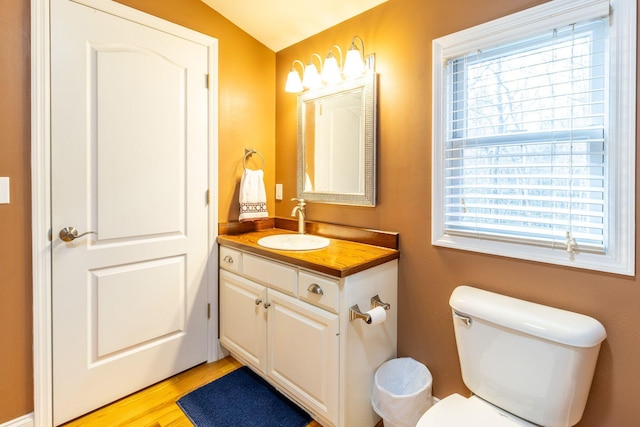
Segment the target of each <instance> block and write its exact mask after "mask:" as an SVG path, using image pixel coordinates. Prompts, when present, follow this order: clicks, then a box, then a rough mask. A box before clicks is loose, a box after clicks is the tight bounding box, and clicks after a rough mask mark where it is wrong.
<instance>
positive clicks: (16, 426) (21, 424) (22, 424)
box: [0, 412, 33, 427]
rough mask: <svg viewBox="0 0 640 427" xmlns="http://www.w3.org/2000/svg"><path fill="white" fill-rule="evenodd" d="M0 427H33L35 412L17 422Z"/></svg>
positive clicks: (9, 422)
mask: <svg viewBox="0 0 640 427" xmlns="http://www.w3.org/2000/svg"><path fill="white" fill-rule="evenodd" d="M0 427H33V412H31V413H30V414H27V415H23V416H21V417H19V418H16V419H15V420H11V421H7V422H6V423H2V424H0Z"/></svg>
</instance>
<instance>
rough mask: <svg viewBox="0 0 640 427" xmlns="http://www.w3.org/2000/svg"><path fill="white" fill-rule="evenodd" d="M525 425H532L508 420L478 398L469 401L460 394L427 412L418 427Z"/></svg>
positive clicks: (515, 426) (445, 399)
mask: <svg viewBox="0 0 640 427" xmlns="http://www.w3.org/2000/svg"><path fill="white" fill-rule="evenodd" d="M523 421H524V420H523ZM523 425H530V424H528V423H526V422H525V423H520V422H517V421H516V420H515V419H513V418H508V417H507V416H506V415H504V414H502V413H500V412H499V411H498V410H497V409H496V408H495V407H493V406H492V405H490V404H488V403H487V402H485V401H483V400H482V399H480V398H478V397H475V396H472V397H470V398H468V399H467V398H465V397H463V396H461V395H459V394H452V395H451V396H448V397H446V398H444V399H442V400H441V401H440V402H438V403H436V404H435V405H433V406H432V407H431V409H429V410H428V411H427V412H425V413H424V415H423V416H422V417H421V418H420V420H419V421H418V424H417V425H416V427H469V426H473V427H522V426H523Z"/></svg>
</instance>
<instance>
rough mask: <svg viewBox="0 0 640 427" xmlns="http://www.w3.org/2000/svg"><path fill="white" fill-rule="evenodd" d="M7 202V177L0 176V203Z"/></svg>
mask: <svg viewBox="0 0 640 427" xmlns="http://www.w3.org/2000/svg"><path fill="white" fill-rule="evenodd" d="M8 204H9V178H8V177H0V205H8Z"/></svg>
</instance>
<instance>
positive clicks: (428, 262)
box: [276, 0, 640, 427]
mask: <svg viewBox="0 0 640 427" xmlns="http://www.w3.org/2000/svg"><path fill="white" fill-rule="evenodd" d="M539 3H543V1H542V0H521V1H518V2H514V1H513V0H450V1H446V2H441V1H424V0H389V1H388V2H387V3H385V4H383V5H380V6H378V7H377V8H375V9H372V10H371V11H369V12H366V13H364V14H362V15H359V16H357V17H355V18H353V19H351V20H348V21H346V22H344V23H341V24H339V25H337V26H335V27H333V28H331V29H329V30H327V31H324V32H322V33H320V34H317V35H315V36H313V37H311V38H309V39H307V40H305V41H303V42H300V43H298V44H296V45H294V46H291V47H289V48H287V49H285V50H282V51H280V52H278V53H277V56H276V57H277V68H276V69H277V73H276V182H279V183H283V184H284V190H285V191H284V192H285V194H284V200H285V201H284V202H280V203H279V204H276V214H277V215H279V216H288V215H289V213H290V212H291V208H292V206H293V205H292V203H291V202H289V201H288V200H289V199H290V198H291V197H294V196H295V194H294V193H295V176H296V170H295V163H296V157H295V152H296V96H295V95H292V94H287V93H285V92H284V83H285V80H286V76H287V72H288V71H289V68H290V66H291V62H292V61H293V60H294V59H300V60H302V61H303V62H306V61H307V59H308V58H309V56H310V55H311V54H312V53H314V52H317V53H319V54H320V55H321V56H324V55H325V54H326V52H327V50H328V49H329V46H331V45H332V44H338V45H339V46H340V47H341V48H342V49H343V50H344V49H346V48H348V46H349V43H350V41H351V38H352V36H354V35H356V34H357V35H360V36H361V37H362V38H363V39H364V43H365V52H366V53H372V52H375V54H376V70H377V72H378V73H379V84H378V94H379V97H378V103H379V110H378V129H379V132H378V168H377V169H378V201H379V204H378V206H376V207H375V208H361V207H348V206H335V205H320V204H313V203H309V204H308V205H307V214H308V218H309V219H312V220H318V221H328V222H335V223H341V224H349V225H355V226H360V227H370V228H378V229H383V230H391V231H398V232H400V249H401V258H400V263H399V268H400V270H399V290H398V297H399V301H398V310H399V319H398V320H399V325H398V328H399V334H398V335H399V336H398V353H399V355H400V356H411V357H413V358H415V359H417V360H419V361H421V362H423V363H425V364H426V365H427V366H428V367H429V369H430V370H431V372H432V374H433V376H434V382H433V390H434V394H435V395H436V396H438V397H444V396H446V395H448V394H450V393H453V392H461V393H466V389H465V387H464V385H463V383H462V380H461V377H460V369H459V366H458V359H457V352H456V347H455V341H454V336H453V327H452V321H451V315H450V309H449V306H448V299H449V296H450V295H451V292H452V290H453V289H454V288H455V287H456V286H458V285H460V284H473V285H476V286H479V287H482V288H485V289H488V290H492V291H496V292H500V293H504V294H507V295H511V296H515V297H520V298H525V299H529V300H532V301H535V302H539V303H542V304H547V305H552V306H556V307H561V308H565V309H569V310H573V311H577V312H580V313H584V314H587V315H591V316H593V317H595V318H596V319H598V320H600V321H601V322H602V323H603V324H604V326H605V327H606V329H607V332H608V338H607V340H606V341H605V342H604V344H603V346H602V350H601V353H600V358H599V362H598V366H597V371H596V375H595V379H594V383H593V388H592V391H591V395H590V398H589V403H588V407H587V409H586V412H585V415H584V418H583V420H582V421H581V422H580V424H579V426H580V427H618V426H631V425H637V424H638V420H637V417H638V416H639V415H640V411H639V410H638V403H637V400H638V399H639V398H640V364H639V363H638V354H639V353H640V332H639V331H640V316H639V315H638V308H639V307H640V283H639V280H638V278H637V277H623V276H616V275H611V274H601V273H593V272H588V271H584V270H576V269H570V268H563V267H554V266H551V265H545V264H540V263H533V262H526V261H518V260H512V259H506V258H501V257H495V256H489V255H481V254H474V253H470V252H463V251H457V250H451V249H443V248H435V247H433V246H431V243H430V242H431V231H430V218H431V199H430V197H431V192H430V188H431V40H432V39H434V38H437V37H440V36H443V35H446V34H449V33H452V32H455V31H458V30H460V29H463V28H466V27H469V26H473V25H476V24H479V23H482V22H485V21H489V20H492V19H494V18H497V17H500V16H503V15H506V14H509V13H513V12H515V11H517V10H520V9H523V8H526V7H531V6H534V5H536V4H539ZM636 185H637V184H636ZM639 201H640V200H639ZM637 204H638V203H637ZM636 210H638V211H639V212H640V209H638V207H636ZM636 239H637V240H640V236H639V235H636Z"/></svg>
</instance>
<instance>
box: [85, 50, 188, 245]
mask: <svg viewBox="0 0 640 427" xmlns="http://www.w3.org/2000/svg"><path fill="white" fill-rule="evenodd" d="M91 49H92V52H91V53H92V62H91V68H90V70H89V73H90V78H91V79H92V81H91V82H90V85H91V86H94V87H95V90H96V93H95V97H94V98H93V99H92V100H93V101H94V102H93V103H92V104H93V105H90V106H89V107H90V109H91V110H93V111H91V112H92V113H94V114H96V116H97V117H96V118H97V126H96V130H95V132H96V135H95V139H94V141H95V144H96V146H95V148H94V149H95V151H96V153H97V171H96V173H95V174H91V175H93V176H95V178H96V181H97V182H96V183H95V185H96V188H97V192H96V193H95V194H94V202H95V205H94V206H97V209H96V214H97V216H96V221H97V226H98V231H99V233H98V235H99V236H100V238H101V239H103V240H105V239H114V238H130V237H141V236H148V235H158V234H162V233H172V232H173V233H181V234H184V232H185V230H186V226H185V210H186V209H185V208H186V200H185V191H184V189H185V178H186V177H185V159H186V158H187V153H186V152H185V150H186V148H187V145H186V138H187V132H186V128H185V125H186V123H185V120H186V117H185V115H186V114H187V112H186V111H185V103H184V101H185V99H186V97H187V94H186V93H185V88H186V82H187V75H186V72H187V70H186V68H185V66H180V65H178V64H176V63H173V62H170V61H169V60H168V59H166V58H163V57H161V56H159V55H158V54H157V53H156V52H154V51H151V50H149V49H135V48H134V47H133V46H122V45H120V44H115V43H114V44H103V45H100V46H95V45H93V46H91ZM148 76H153V78H149V77H148ZM98 112H99V114H97V113H98ZM151 112H153V117H150V113H151ZM150 119H151V120H150ZM159 147H165V148H164V149H159ZM92 148H93V147H92ZM114 206H117V207H118V209H113V207H114ZM158 213H161V215H158Z"/></svg>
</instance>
